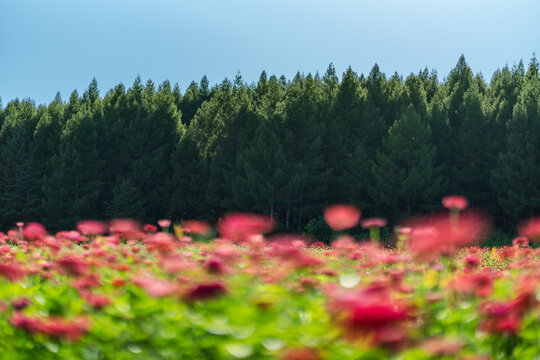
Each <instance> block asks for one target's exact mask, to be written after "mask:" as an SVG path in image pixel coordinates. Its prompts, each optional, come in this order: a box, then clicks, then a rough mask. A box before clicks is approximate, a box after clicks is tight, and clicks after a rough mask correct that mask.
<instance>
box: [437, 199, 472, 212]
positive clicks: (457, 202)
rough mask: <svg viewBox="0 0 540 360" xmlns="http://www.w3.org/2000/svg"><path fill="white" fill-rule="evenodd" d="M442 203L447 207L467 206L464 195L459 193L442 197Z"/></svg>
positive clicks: (463, 207) (464, 207)
mask: <svg viewBox="0 0 540 360" xmlns="http://www.w3.org/2000/svg"><path fill="white" fill-rule="evenodd" d="M442 204H443V206H444V207H445V208H447V209H450V210H451V209H456V210H465V209H466V208H467V206H469V201H468V200H467V198H466V197H464V196H460V195H449V196H445V197H443V198H442Z"/></svg>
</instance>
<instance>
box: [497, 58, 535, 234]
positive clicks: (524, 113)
mask: <svg viewBox="0 0 540 360" xmlns="http://www.w3.org/2000/svg"><path fill="white" fill-rule="evenodd" d="M535 60H536V59H534V58H533V60H532V61H531V64H530V66H529V70H528V71H527V75H526V79H525V82H524V84H523V90H522V92H521V94H520V96H519V99H518V102H517V104H516V106H515V107H514V111H513V114H512V119H511V120H510V121H508V123H507V134H506V149H505V151H503V152H502V153H501V154H499V156H498V159H497V160H498V161H497V167H496V168H495V169H494V170H493V171H492V174H491V183H492V185H493V189H494V190H495V192H496V194H497V195H498V201H499V204H500V205H501V207H502V209H503V211H504V213H505V214H506V216H507V217H508V220H510V223H513V224H515V223H516V222H517V221H519V220H522V219H524V218H527V217H532V216H533V215H535V214H537V213H538V212H539V211H540V79H539V78H538V68H539V66H538V63H537V62H536V61H535Z"/></svg>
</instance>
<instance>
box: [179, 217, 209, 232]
mask: <svg viewBox="0 0 540 360" xmlns="http://www.w3.org/2000/svg"><path fill="white" fill-rule="evenodd" d="M182 229H183V230H184V232H186V233H190V234H199V235H206V234H208V233H209V232H210V231H211V230H212V227H211V226H210V225H209V224H208V223H207V222H205V221H201V220H186V221H182Z"/></svg>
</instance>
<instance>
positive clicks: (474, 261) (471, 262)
mask: <svg viewBox="0 0 540 360" xmlns="http://www.w3.org/2000/svg"><path fill="white" fill-rule="evenodd" d="M465 264H466V265H467V266H468V267H471V268H475V267H477V266H478V265H480V258H479V257H478V256H476V255H468V256H467V257H465Z"/></svg>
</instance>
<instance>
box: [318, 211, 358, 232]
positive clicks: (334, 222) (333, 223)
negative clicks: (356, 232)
mask: <svg viewBox="0 0 540 360" xmlns="http://www.w3.org/2000/svg"><path fill="white" fill-rule="evenodd" d="M361 215H362V213H361V212H360V210H358V209H357V208H356V207H354V206H352V205H345V204H335V205H330V206H328V207H327V208H326V209H324V213H323V216H324V220H325V221H326V223H327V224H328V226H330V227H331V228H332V229H333V230H336V231H341V230H346V229H350V228H353V227H355V226H356V225H358V221H360V216H361Z"/></svg>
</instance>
